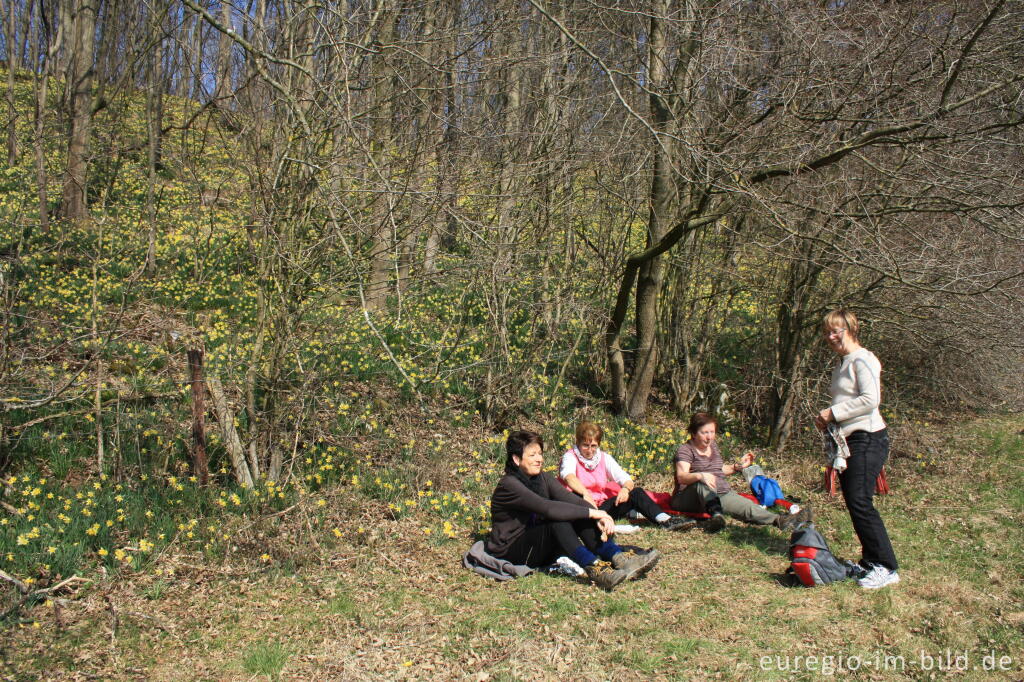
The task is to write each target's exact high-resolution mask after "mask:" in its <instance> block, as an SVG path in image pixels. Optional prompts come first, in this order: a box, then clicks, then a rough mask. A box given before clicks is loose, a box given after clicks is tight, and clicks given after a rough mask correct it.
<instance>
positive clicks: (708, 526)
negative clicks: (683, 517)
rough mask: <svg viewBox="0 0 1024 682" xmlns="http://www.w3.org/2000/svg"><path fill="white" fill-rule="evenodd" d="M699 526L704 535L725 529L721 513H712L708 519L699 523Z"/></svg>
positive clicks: (723, 517)
mask: <svg viewBox="0 0 1024 682" xmlns="http://www.w3.org/2000/svg"><path fill="white" fill-rule="evenodd" d="M700 525H701V528H703V529H704V532H705V533H717V532H719V531H720V530H722V529H723V528H725V516H723V515H722V513H721V512H714V513H713V514H712V515H711V518H710V519H707V520H706V521H701V524H700Z"/></svg>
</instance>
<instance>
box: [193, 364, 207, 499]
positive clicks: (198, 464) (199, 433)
mask: <svg viewBox="0 0 1024 682" xmlns="http://www.w3.org/2000/svg"><path fill="white" fill-rule="evenodd" d="M188 370H189V376H190V377H191V382H192V471H193V473H195V475H196V477H197V478H198V479H199V485H201V486H207V485H209V483H210V469H209V467H208V466H207V463H206V424H205V414H206V408H205V406H204V404H203V399H204V396H205V395H206V387H205V386H204V385H203V351H202V350H201V349H199V348H193V349H191V350H189V351H188Z"/></svg>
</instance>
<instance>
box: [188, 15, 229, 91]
mask: <svg viewBox="0 0 1024 682" xmlns="http://www.w3.org/2000/svg"><path fill="white" fill-rule="evenodd" d="M197 22H198V19H197ZM220 24H221V26H227V27H231V25H232V24H231V3H230V2H228V1H227V0H221V3H220ZM201 44H202V43H200V45H201ZM233 46H234V42H233V41H232V40H231V36H229V35H227V34H224V33H221V34H220V39H219V40H218V42H217V71H216V79H217V82H216V85H215V86H214V90H213V101H214V103H215V104H216V105H217V107H219V108H222V109H226V108H227V106H228V102H227V98H228V97H230V96H231V50H232V48H233ZM199 54H200V56H201V55H202V52H200V53H199ZM201 63H202V61H201V60H200V64H201Z"/></svg>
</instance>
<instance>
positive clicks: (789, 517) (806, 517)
mask: <svg viewBox="0 0 1024 682" xmlns="http://www.w3.org/2000/svg"><path fill="white" fill-rule="evenodd" d="M813 519H814V512H812V511H811V510H810V508H809V507H804V508H803V509H801V510H800V511H798V512H797V513H796V514H779V515H778V516H776V517H775V526H776V527H778V528H781V529H782V530H784V531H794V530H796V529H797V528H799V527H800V526H802V525H803V524H805V523H810V522H811V521H812V520H813Z"/></svg>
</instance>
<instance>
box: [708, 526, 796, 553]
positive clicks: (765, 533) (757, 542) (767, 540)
mask: <svg viewBox="0 0 1024 682" xmlns="http://www.w3.org/2000/svg"><path fill="white" fill-rule="evenodd" d="M722 536H723V537H724V538H726V539H727V540H728V541H729V542H731V543H733V544H734V545H736V546H737V547H750V548H754V549H758V550H760V551H761V553H762V554H767V555H769V556H784V557H789V535H786V536H785V537H782V536H779V535H777V534H776V533H774V532H773V531H772V529H771V527H768V526H766V527H760V526H737V525H734V524H732V523H730V525H729V526H727V527H726V530H725V531H724V532H723V533H722Z"/></svg>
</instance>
